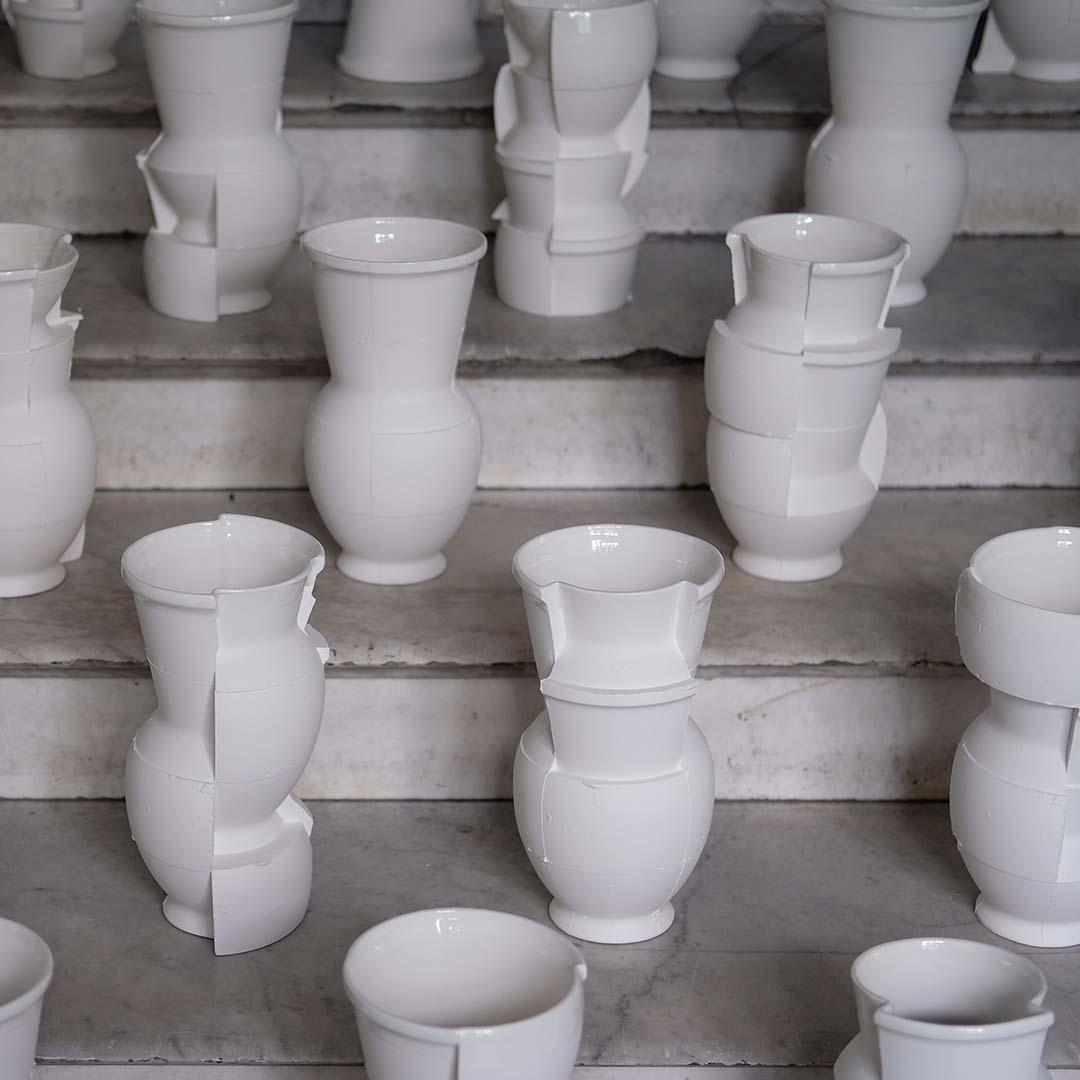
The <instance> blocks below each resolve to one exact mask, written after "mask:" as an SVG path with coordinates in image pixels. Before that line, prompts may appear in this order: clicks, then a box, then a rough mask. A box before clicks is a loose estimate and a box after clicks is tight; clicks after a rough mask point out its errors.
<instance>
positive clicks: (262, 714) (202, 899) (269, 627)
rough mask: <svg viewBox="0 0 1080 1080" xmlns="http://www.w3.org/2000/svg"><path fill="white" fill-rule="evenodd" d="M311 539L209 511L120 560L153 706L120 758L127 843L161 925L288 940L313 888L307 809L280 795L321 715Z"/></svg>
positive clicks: (257, 943)
mask: <svg viewBox="0 0 1080 1080" xmlns="http://www.w3.org/2000/svg"><path fill="white" fill-rule="evenodd" d="M323 564H324V556H323V551H322V547H321V545H320V544H319V543H318V542H317V541H316V540H314V539H313V538H312V537H310V536H308V535H307V534H306V533H303V532H301V531H300V530H299V529H294V528H292V527H290V526H287V525H282V524H279V523H277V522H274V521H267V520H265V519H262V518H252V517H244V516H236V515H233V516H222V517H221V518H219V519H218V520H217V521H212V522H201V523H197V524H192V525H182V526H178V527H176V528H172V529H167V530H165V531H163V532H160V533H153V534H151V535H150V536H147V537H144V538H143V539H142V540H139V541H137V542H136V543H135V544H133V545H132V546H131V547H130V548H128V550H127V551H126V552H125V553H124V557H123V561H122V573H123V576H124V580H125V582H126V583H127V585H128V587H129V588H130V589H131V590H132V592H133V593H134V595H135V607H136V611H137V612H138V616H139V624H140V626H141V628H142V633H143V641H144V643H145V645H146V653H147V658H148V660H149V662H150V670H151V675H152V677H153V680H154V689H155V691H156V693H157V698H158V704H157V709H156V710H155V712H154V714H153V715H152V716H151V717H150V719H149V720H148V721H147V723H146V724H144V725H143V727H142V728H141V729H140V730H139V731H138V733H137V734H136V735H135V738H134V739H133V741H132V744H131V748H130V750H129V752H128V760H127V770H126V777H125V780H126V793H127V808H128V819H129V821H130V824H131V831H132V836H133V837H134V839H135V842H136V844H137V845H138V847H139V852H140V854H141V855H142V856H143V859H144V860H145V862H146V864H147V867H148V868H149V870H150V872H151V873H152V874H153V875H154V877H155V878H156V879H157V881H158V884H159V885H161V887H162V888H163V889H164V890H165V892H166V894H167V895H166V898H165V902H164V905H163V910H164V913H165V916H166V918H167V919H168V920H169V921H170V922H171V923H173V925H175V926H177V927H179V928H180V929H182V930H186V931H187V932H188V933H193V934H199V935H201V936H203V937H212V938H213V939H214V947H215V951H216V952H217V953H218V954H227V953H237V952H246V951H248V950H251V949H256V948H261V947H262V946H263V945H268V944H271V943H272V942H274V941H277V940H278V939H279V938H281V937H284V936H285V935H286V934H288V933H290V932H291V931H292V930H293V929H295V927H296V926H297V925H298V924H299V923H300V921H301V920H302V919H303V917H304V913H305V912H306V910H307V903H308V898H309V896H310V891H311V842H310V834H311V824H312V822H311V816H310V814H309V813H308V812H307V810H306V808H305V807H304V806H303V804H302V803H301V802H300V801H299V800H297V799H296V798H295V797H294V796H292V795H291V794H290V793H291V791H292V788H293V786H294V785H295V784H296V782H297V781H298V780H299V778H300V775H301V773H302V772H303V770H304V768H305V766H306V765H307V761H308V758H309V757H310V755H311V751H312V749H313V748H314V745H315V741H316V739H317V737H318V733H319V727H320V724H321V722H322V709H323V695H324V685H325V680H324V675H323V665H324V664H325V662H326V660H327V658H328V656H329V648H328V646H327V645H326V642H325V639H323V638H322V636H321V635H320V634H319V633H318V632H317V631H315V630H314V629H312V628H311V627H310V626H309V625H308V617H309V615H310V613H311V609H312V607H313V605H314V594H313V588H314V583H315V577H316V575H317V574H318V573H319V571H320V570H321V569H322V567H323Z"/></svg>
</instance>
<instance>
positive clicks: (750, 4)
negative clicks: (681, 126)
mask: <svg viewBox="0 0 1080 1080" xmlns="http://www.w3.org/2000/svg"><path fill="white" fill-rule="evenodd" d="M762 14H763V10H762V2H761V0H656V22H657V27H658V29H659V32H660V50H659V53H658V54H657V57H656V67H655V71H656V73H657V75H666V76H667V77H668V78H669V79H733V78H734V77H735V76H736V75H738V74H739V53H740V51H741V50H742V49H743V47H744V46H745V45H746V43H747V42H748V41H749V40H750V38H751V37H753V34H754V31H755V30H756V29H757V28H758V24H759V23H760V22H761V17H762Z"/></svg>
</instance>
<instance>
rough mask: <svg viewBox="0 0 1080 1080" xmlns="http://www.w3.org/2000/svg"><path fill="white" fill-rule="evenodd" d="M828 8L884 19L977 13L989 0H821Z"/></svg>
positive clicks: (962, 15) (948, 17)
mask: <svg viewBox="0 0 1080 1080" xmlns="http://www.w3.org/2000/svg"><path fill="white" fill-rule="evenodd" d="M825 4H826V7H827V8H828V9H829V10H833V9H835V10H840V11H854V12H857V13H858V14H860V15H880V16H882V17H883V18H887V19H960V18H966V17H968V16H970V15H978V14H979V13H980V12H983V11H985V10H986V9H987V7H988V6H989V4H990V0H825Z"/></svg>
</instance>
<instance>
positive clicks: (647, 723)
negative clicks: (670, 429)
mask: <svg viewBox="0 0 1080 1080" xmlns="http://www.w3.org/2000/svg"><path fill="white" fill-rule="evenodd" d="M723 574H724V560H723V558H722V557H721V555H720V552H719V551H717V550H716V548H714V547H713V546H712V545H711V544H707V543H705V541H703V540H698V539H696V538H695V537H692V536H686V535H683V534H682V533H676V532H669V531H667V530H665V529H653V528H646V527H644V526H637V525H586V526H581V527H578V528H571V529H562V530H560V531H558V532H553V533H548V534H546V535H544V536H539V537H537V538H536V539H534V540H531V541H529V543H527V544H525V545H524V546H523V547H522V548H521V549H520V550H519V551H518V553H517V555H516V556H515V557H514V577H515V578H516V580H517V582H518V584H519V585H520V586H521V588H522V591H523V593H524V596H525V610H526V614H527V617H528V622H529V634H530V637H531V638H532V646H533V653H534V655H535V657H536V666H537V668H538V669H539V673H540V690H541V693H542V694H543V695H544V703H545V709H544V711H543V712H542V713H541V714H540V715H539V716H538V717H537V718H536V720H535V721H534V722H533V724H532V725H531V726H530V727H529V728H528V730H527V731H526V732H525V734H524V735H523V736H522V738H521V743H520V745H519V746H518V751H517V758H516V760H515V763H514V812H515V814H516V817H517V824H518V831H519V832H520V834H521V839H522V842H523V843H524V845H525V851H526V853H527V854H528V856H529V861H530V862H531V863H532V865H533V869H534V870H535V871H536V873H537V875H538V876H539V878H540V880H541V881H542V882H543V883H544V885H545V887H546V888H547V889H548V891H549V892H550V893H552V895H553V897H554V899H553V900H552V902H551V908H550V911H551V918H552V920H553V921H554V923H555V924H556V925H557V926H558V927H559V928H560V929H562V930H564V931H566V933H568V934H571V935H572V936H574V937H578V938H584V939H585V940H587V941H600V942H629V941H644V940H646V939H648V938H653V937H656V936H657V935H659V934H663V933H664V932H665V931H666V930H667V929H668V928H669V927H670V926H671V923H672V921H673V919H674V917H675V913H674V908H673V906H672V903H671V901H672V898H673V897H674V896H675V894H676V893H677V892H678V891H679V889H681V888H682V886H683V884H684V883H685V882H686V879H687V878H688V877H689V875H690V873H691V872H692V871H693V869H694V867H695V866H696V865H697V861H698V859H699V858H700V856H701V852H702V850H703V849H704V847H705V841H706V839H707V838H708V835H709V826H710V825H711V823H712V811H713V800H714V798H715V784H714V774H713V762H712V755H711V753H710V751H709V746H708V743H707V742H706V740H705V736H704V735H703V734H702V732H701V729H700V728H699V727H698V726H697V724H695V723H694V721H693V720H692V719H691V717H690V708H691V703H692V701H693V698H694V694H695V693H696V690H697V684H696V681H695V679H694V673H695V671H696V669H697V662H698V657H699V655H700V653H701V644H702V640H703V638H704V635H705V626H706V623H707V622H708V618H709V609H710V607H711V604H712V597H713V593H714V592H715V591H716V588H717V587H718V586H719V584H720V581H721V578H722V577H723Z"/></svg>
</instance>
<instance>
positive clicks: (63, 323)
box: [0, 224, 97, 597]
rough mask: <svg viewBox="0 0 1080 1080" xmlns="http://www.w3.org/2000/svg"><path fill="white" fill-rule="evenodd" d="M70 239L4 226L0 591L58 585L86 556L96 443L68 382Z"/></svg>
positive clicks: (0, 249)
mask: <svg viewBox="0 0 1080 1080" xmlns="http://www.w3.org/2000/svg"><path fill="white" fill-rule="evenodd" d="M78 257H79V256H78V253H77V252H76V250H75V249H74V248H73V247H72V246H71V237H70V236H68V235H66V234H65V233H63V232H61V231H60V230H59V229H50V228H47V227H45V226H39V225H6V224H4V225H0V507H2V510H0V597H11V596H29V595H32V594H34V593H40V592H45V591H47V590H48V589H52V588H55V587H56V586H57V585H59V584H60V583H61V582H62V581H63V580H64V576H65V574H66V571H65V569H64V567H65V564H67V563H69V562H72V561H74V560H75V559H78V558H80V557H81V555H82V550H83V539H84V536H85V532H86V514H87V511H88V510H89V509H90V502H91V500H92V499H93V497H94V484H95V480H96V472H97V447H96V443H95V440H94V429H93V427H92V426H91V424H90V417H89V416H88V415H87V413H86V410H85V409H84V408H83V406H82V403H81V402H80V401H79V399H78V398H77V397H76V396H75V395H74V394H73V393H72V391H71V385H70V382H69V378H70V374H71V354H72V348H73V346H74V342H75V328H76V326H77V325H78V323H79V320H80V318H81V316H78V315H70V314H67V313H65V312H62V311H61V309H60V297H61V294H62V293H63V291H64V287H65V286H66V285H67V283H68V281H69V279H70V278H71V274H72V272H73V271H74V269H75V263H76V261H77V260H78Z"/></svg>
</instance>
